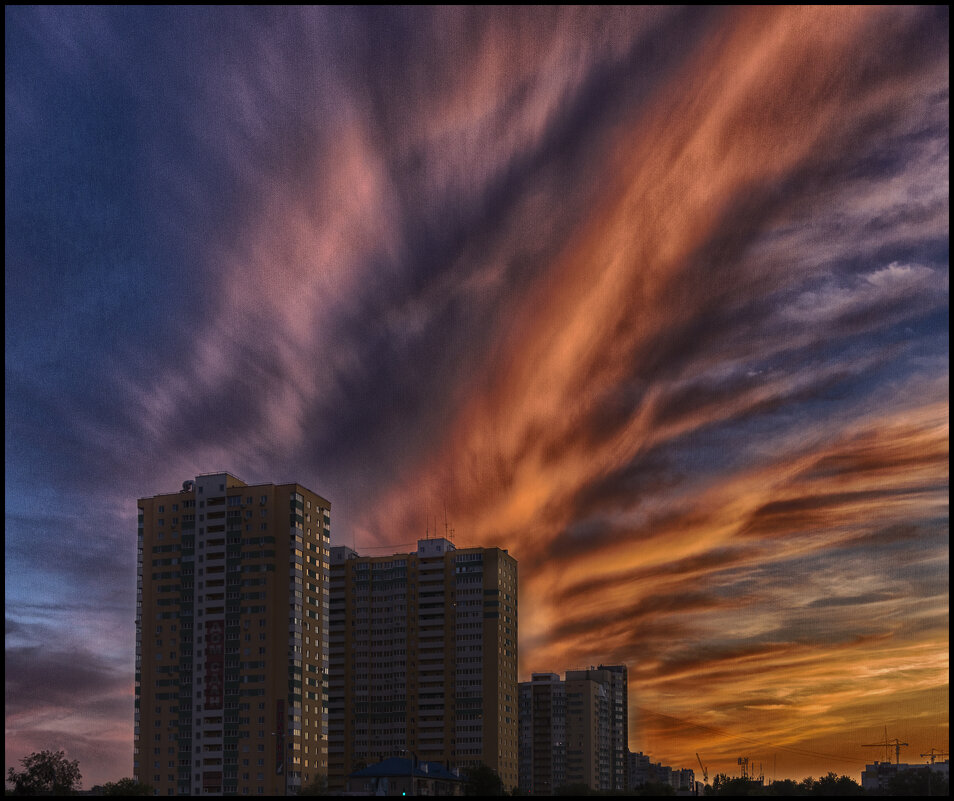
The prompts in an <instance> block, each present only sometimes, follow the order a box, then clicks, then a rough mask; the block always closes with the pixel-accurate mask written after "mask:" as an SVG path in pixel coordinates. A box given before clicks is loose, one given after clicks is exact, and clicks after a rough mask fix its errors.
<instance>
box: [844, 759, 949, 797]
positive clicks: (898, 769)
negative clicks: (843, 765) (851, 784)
mask: <svg viewBox="0 0 954 801" xmlns="http://www.w3.org/2000/svg"><path fill="white" fill-rule="evenodd" d="M924 768H930V769H931V770H932V771H934V772H935V773H936V774H938V777H939V778H943V780H944V781H946V782H948V783H950V780H951V762H950V760H948V759H945V760H944V761H943V762H933V763H931V764H922V765H910V764H907V763H905V762H902V763H900V764H897V763H895V762H875V763H874V764H873V765H865V769H864V771H863V772H862V774H861V787H862V789H864V790H887V789H888V784H889V783H890V782H891V780H892V779H893V778H894V777H895V776H897V775H898V774H899V773H903V772H905V771H918V770H923V769H924Z"/></svg>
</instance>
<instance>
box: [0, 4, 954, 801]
mask: <svg viewBox="0 0 954 801" xmlns="http://www.w3.org/2000/svg"><path fill="white" fill-rule="evenodd" d="M6 23H7V30H8V36H7V43H8V47H7V81H6V94H7V105H6V108H7V112H6V119H7V145H6V154H7V158H6V162H7V174H8V179H7V199H8V203H7V215H6V224H7V226H6V227H7V240H6V241H7V247H6V261H7V272H6V275H7V283H6V289H7V302H6V312H7V314H6V318H7V325H6V354H7V367H6V376H7V393H6V400H7V409H8V412H7V418H6V419H7V436H6V446H7V448H6V450H7V454H8V455H7V521H6V522H7V532H8V539H7V543H8V544H7V551H6V553H7V564H8V567H7V587H8V590H7V602H8V616H9V617H8V630H7V654H8V660H9V658H10V657H11V655H13V656H14V657H15V661H16V664H15V667H16V666H20V668H23V667H24V666H25V665H27V664H28V663H29V662H30V661H31V660H33V659H39V660H40V662H42V667H43V675H45V676H48V677H51V678H50V681H47V682H45V683H44V684H43V685H42V687H43V688H44V689H38V691H37V694H36V697H35V698H34V699H32V700H29V701H25V700H22V699H20V698H19V696H21V693H20V692H19V691H17V692H16V693H15V695H17V696H18V705H17V707H16V711H15V714H14V713H11V712H10V708H9V707H10V699H11V692H12V690H11V686H10V684H9V683H8V719H7V729H8V738H7V740H8V746H7V755H8V757H7V762H8V764H14V763H15V759H16V757H17V756H18V755H19V754H20V753H21V752H26V751H28V750H31V749H34V750H35V749H36V748H40V747H47V746H45V745H44V746H41V745H35V746H34V745H32V744H33V743H40V742H41V741H42V740H43V737H44V736H46V735H45V734H44V732H46V733H47V734H49V733H50V732H69V731H79V729H78V728H77V725H76V720H78V719H79V718H81V717H82V716H83V715H84V714H87V713H88V714H89V715H90V716H92V717H93V718H95V719H96V720H97V721H98V723H97V728H96V731H95V732H93V733H90V734H88V737H87V740H88V742H86V741H84V742H86V744H85V745H84V748H87V749H88V750H87V751H84V756H85V755H88V756H86V758H87V759H88V760H89V761H90V762H91V763H95V765H96V767H95V768H92V770H91V771H90V772H89V773H88V774H87V776H88V778H92V779H93V780H94V781H106V780H115V779H116V778H118V777H119V776H120V775H126V774H128V772H129V770H128V766H127V765H126V763H125V762H123V763H122V764H119V763H117V762H115V761H111V757H110V756H109V754H111V753H115V750H111V749H114V748H115V747H118V746H116V744H117V743H119V742H122V741H124V738H126V739H127V740H128V738H129V737H130V736H131V727H132V721H131V718H129V719H123V718H122V715H121V714H120V711H121V710H120V707H121V705H122V703H123V702H122V700H121V699H122V697H123V696H122V693H123V689H122V687H123V685H122V682H121V681H119V679H118V678H117V676H120V675H122V673H123V671H124V670H125V671H126V674H128V675H129V676H131V665H132V655H131V648H130V647H129V646H130V644H131V643H132V642H133V631H132V625H131V624H132V618H133V612H132V609H133V603H134V599H133V587H134V581H133V580H132V573H131V572H130V571H131V564H132V560H133V559H134V550H133V547H132V545H131V543H132V542H133V540H132V531H133V523H132V520H133V517H132V515H133V512H134V505H133V500H134V499H135V498H136V497H139V496H142V495H150V494H154V493H158V492H163V491H169V490H171V489H173V488H175V487H177V486H179V483H180V482H181V481H182V480H183V479H184V478H187V477H189V476H193V475H195V474H196V473H199V472H207V471H210V470H219V469H225V470H229V471H231V472H233V473H235V474H236V475H238V476H240V477H242V478H243V479H245V480H247V481H260V480H261V481H287V480H298V481H302V482H303V483H305V484H307V485H309V486H312V487H313V488H314V489H315V490H316V491H318V492H320V493H322V494H323V495H325V496H326V497H328V498H330V499H331V501H332V503H333V509H334V513H335V514H334V519H335V521H336V522H335V524H334V537H335V542H336V543H344V542H347V543H349V544H351V543H352V542H354V543H355V544H356V545H357V547H358V548H359V550H360V549H362V548H368V549H371V548H380V549H386V548H387V547H389V546H394V545H395V544H399V543H400V544H403V543H408V542H412V541H413V540H415V539H416V538H417V537H419V536H422V535H423V533H424V532H425V531H427V530H431V531H433V530H435V529H438V530H439V526H438V525H437V521H436V520H435V518H440V519H441V520H442V519H443V515H444V510H445V509H446V514H447V517H448V520H449V521H450V522H449V525H450V526H452V527H453V529H454V531H455V536H456V538H457V541H458V542H459V543H461V544H482V545H493V544H499V545H501V546H503V547H508V548H509V549H510V550H511V552H512V553H513V554H515V555H516V557H517V558H518V560H519V564H520V582H521V597H520V605H521V610H520V629H521V635H520V670H521V676H522V677H524V678H525V677H527V676H528V675H529V673H530V672H531V671H537V670H545V671H560V672H562V671H563V670H565V669H567V668H573V667H578V666H581V665H586V664H591V663H593V664H595V663H597V662H600V661H602V662H607V663H613V662H623V661H625V662H626V663H627V664H629V666H630V670H631V677H632V679H631V688H632V693H633V696H632V701H631V705H632V707H633V713H632V726H631V746H632V748H633V749H634V750H639V749H642V750H644V751H649V752H650V753H652V755H653V757H654V759H663V760H664V761H670V762H672V763H675V764H681V765H685V766H691V765H693V764H694V763H695V757H694V754H695V752H696V751H700V752H701V753H703V754H704V756H705V757H706V759H707V761H708V762H709V765H710V771H711V772H716V770H731V769H732V765H734V764H735V758H736V757H737V756H739V755H740V753H737V752H740V749H744V750H746V752H751V755H753V756H756V755H757V756H758V757H759V758H760V759H761V760H762V761H763V763H766V764H767V762H768V760H769V756H770V755H771V754H776V757H775V759H776V767H777V769H778V771H779V774H780V775H792V776H801V775H805V774H807V773H812V772H814V773H816V774H818V773H824V772H826V771H827V770H828V769H835V770H839V771H846V772H850V773H852V774H857V772H858V770H859V768H860V766H861V764H863V760H864V759H865V758H866V757H870V756H871V754H870V753H868V752H867V751H866V750H865V749H862V748H861V747H860V744H861V743H862V742H869V741H873V739H877V738H878V737H879V736H880V731H881V729H880V727H882V726H883V725H884V724H885V723H886V722H887V723H889V727H890V728H892V730H894V731H896V732H897V736H899V737H901V738H903V739H906V740H907V741H908V742H911V743H912V744H914V743H915V742H917V743H919V745H918V746H915V747H921V750H925V751H926V750H929V748H930V747H932V746H933V747H944V746H946V738H947V725H948V723H947V720H948V719H947V700H946V693H947V690H946V687H947V672H946V671H947V652H948V633H947V629H948V620H947V616H948V591H947V582H948V558H949V550H948V529H949V507H948V490H949V471H948V464H949V424H948V418H949V394H948V392H949V390H948V380H949V352H948V336H947V326H948V303H949V279H948V260H949V182H948V177H947V176H948V171H949V154H948V149H949V101H948V97H949V66H948V61H949V39H948V34H947V30H948V12H947V10H946V9H928V8H881V7H853V8H842V7H831V8H818V7H813V8H781V9H776V8H738V9H708V10H702V11H700V10H697V9H691V8H690V9H674V10H671V9H646V8H620V9H602V8H552V9H551V8H542V7H540V8H521V9H493V10H484V9H476V8H460V9H423V10H422V9H411V8H380V9H364V8H355V9H342V8H323V9H292V8H286V9H244V10H242V11H240V12H237V13H230V14H228V15H223V14H221V13H219V12H215V11H212V10H208V9H125V10H118V11H117V10H112V9H58V10H56V9H54V10H51V9H8V10H7V13H6ZM66 132H69V134H68V135H67V133H66ZM61 554H66V555H70V558H57V557H58V556H59V555H61ZM50 559H52V560H53V561H55V562H56V564H55V568H54V569H53V570H52V572H51V573H47V571H46V570H45V569H44V567H43V565H45V564H47V562H48V560H50ZM44 576H47V577H48V578H47V579H46V580H49V581H50V582H51V586H50V588H49V590H47V589H46V588H45V587H43V589H42V590H41V589H39V588H40V587H42V586H43V581H44V580H45V579H44ZM44 594H46V595H47V597H46V598H44V597H43V595H44ZM80 597H82V598H83V601H84V603H82V604H79V603H76V602H75V599H76V598H80ZM67 630H73V631H82V632H84V634H85V633H88V634H89V635H90V636H91V637H94V638H96V639H97V641H98V639H99V638H100V637H102V638H103V641H104V642H105V641H106V640H107V639H108V640H109V644H108V646H107V647H105V648H104V649H103V651H102V652H101V653H100V654H99V655H98V656H97V657H92V656H91V655H90V648H91V646H90V645H89V644H84V643H82V642H79V641H78V640H79V639H80V638H79V637H74V638H73V639H71V640H69V644H68V647H67V646H66V645H64V647H63V648H62V649H58V648H54V649H49V648H48V649H47V650H46V651H41V650H37V649H42V648H43V646H42V643H43V642H46V641H48V640H49V639H50V638H55V637H56V636H58V635H57V632H60V633H62V632H63V631H67ZM108 631H112V632H113V634H112V635H107V634H105V633H104V632H108ZM77 654H78V655H79V657H78V658H79V664H80V665H81V666H82V667H83V671H81V673H82V677H86V678H88V679H89V682H88V684H84V685H83V686H82V687H78V688H77V692H78V693H81V694H83V695H84V697H86V698H87V703H89V704H92V705H93V706H94V707H95V709H94V708H93V707H90V708H89V709H88V710H86V711H85V712H84V709H83V708H81V707H79V706H77V707H76V708H75V709H73V710H72V711H71V710H70V709H68V708H67V707H68V705H66V704H63V703H61V702H62V698H61V696H60V695H58V694H57V692H58V691H56V690H55V689H54V685H55V684H57V682H58V680H57V679H56V678H55V677H56V676H57V675H59V674H58V671H60V670H61V669H62V664H63V663H64V662H65V661H67V660H68V659H71V658H73V657H74V656H76V655H77ZM123 654H126V656H125V657H124V656H123ZM71 655H72V656H71ZM8 668H9V664H8ZM8 675H9V672H8ZM25 675H26V670H25V669H20V670H18V671H15V672H14V676H15V679H14V681H21V680H23V679H22V677H23V676H25ZM17 676H19V677H21V678H16V677H17ZM79 678H81V677H80V676H78V677H77V680H79ZM17 686H19V685H17ZM129 686H131V684H130V685H129ZM126 692H127V696H128V693H130V692H131V690H129V689H128V687H127V690H126ZM942 699H943V704H941V703H940V701H941V700H942ZM97 705H98V706H97ZM31 708H32V709H35V710H37V711H36V714H35V715H34V718H35V720H34V721H33V722H32V723H31V718H30V716H31V714H33V713H32V712H31ZM127 717H128V716H127ZM886 719H887V720H886ZM36 721H41V722H42V725H39V724H38V723H36ZM892 736H893V735H892ZM938 738H942V739H943V742H942V740H941V739H938ZM922 746H923V747H922ZM11 749H12V750H11ZM97 749H99V750H97ZM11 757H12V758H13V759H14V762H13V763H11ZM124 759H125V757H124ZM720 760H721V765H720ZM91 767H92V766H91ZM84 772H85V771H84ZM90 783H92V782H90V781H87V785H88V784H90Z"/></svg>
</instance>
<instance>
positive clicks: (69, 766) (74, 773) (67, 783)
mask: <svg viewBox="0 0 954 801" xmlns="http://www.w3.org/2000/svg"><path fill="white" fill-rule="evenodd" d="M20 764H21V765H23V768H24V769H23V770H22V771H15V770H14V769H13V768H10V769H9V771H7V781H8V782H10V784H12V785H13V793H12V794H13V795H73V794H74V793H75V792H76V791H77V790H78V789H79V786H80V780H81V779H82V778H83V777H82V775H81V774H80V769H79V761H78V760H75V759H74V760H72V761H71V760H68V759H67V758H66V754H65V753H64V752H63V751H40V753H38V754H37V753H33V754H30V756H28V757H23V759H21V760H20Z"/></svg>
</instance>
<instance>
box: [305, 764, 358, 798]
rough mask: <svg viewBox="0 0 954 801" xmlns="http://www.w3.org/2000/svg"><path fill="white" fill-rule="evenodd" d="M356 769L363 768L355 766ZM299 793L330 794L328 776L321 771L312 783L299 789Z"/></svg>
mask: <svg viewBox="0 0 954 801" xmlns="http://www.w3.org/2000/svg"><path fill="white" fill-rule="evenodd" d="M355 770H361V768H355ZM298 795H328V777H327V776H325V775H324V774H323V773H319V774H318V775H317V776H315V778H314V780H313V781H312V782H311V783H310V784H308V785H305V786H304V787H302V788H301V790H299V791H298Z"/></svg>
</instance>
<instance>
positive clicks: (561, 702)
mask: <svg viewBox="0 0 954 801" xmlns="http://www.w3.org/2000/svg"><path fill="white" fill-rule="evenodd" d="M519 695H520V716H519V718H520V722H519V726H520V737H519V754H520V787H522V788H523V789H524V790H526V791H527V792H528V793H530V794H531V795H553V793H554V792H555V791H556V790H557V788H559V787H563V786H564V785H565V784H566V783H567V782H566V686H565V685H564V683H563V682H562V681H560V677H559V676H558V675H557V674H556V673H534V674H533V676H532V678H531V681H524V682H521V683H520V689H519Z"/></svg>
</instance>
